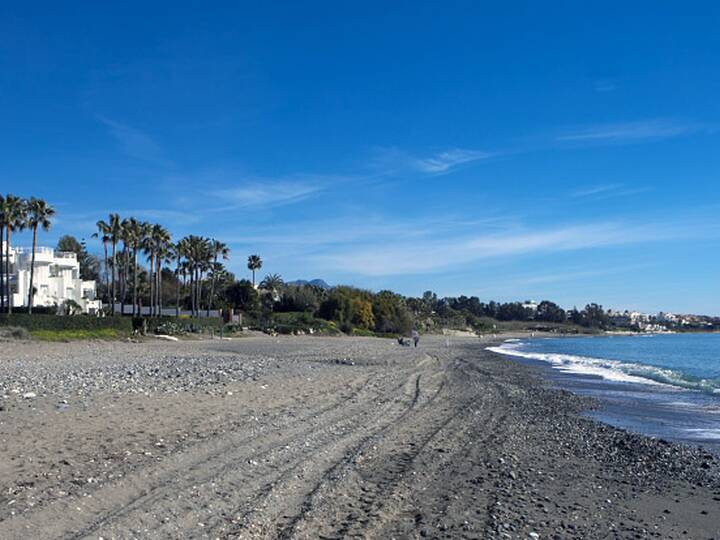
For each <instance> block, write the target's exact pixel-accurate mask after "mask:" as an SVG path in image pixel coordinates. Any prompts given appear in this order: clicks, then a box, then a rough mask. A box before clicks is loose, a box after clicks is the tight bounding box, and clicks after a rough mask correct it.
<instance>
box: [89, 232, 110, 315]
mask: <svg viewBox="0 0 720 540" xmlns="http://www.w3.org/2000/svg"><path fill="white" fill-rule="evenodd" d="M95 226H96V227H97V230H98V232H96V233H93V235H92V237H93V238H100V240H101V241H102V245H103V254H104V256H105V257H104V264H105V296H106V299H107V301H108V303H110V301H111V299H110V274H109V272H108V269H109V268H108V244H109V243H110V242H111V236H110V233H111V227H110V224H108V223H106V222H104V221H103V220H102V219H101V220H99V221H98V222H97V223H95ZM113 271H114V270H113ZM113 307H114V306H113Z"/></svg>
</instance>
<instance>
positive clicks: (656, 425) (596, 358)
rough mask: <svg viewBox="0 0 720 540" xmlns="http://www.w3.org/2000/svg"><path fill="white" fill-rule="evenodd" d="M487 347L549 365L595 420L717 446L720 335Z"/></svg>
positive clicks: (528, 342) (578, 339)
mask: <svg viewBox="0 0 720 540" xmlns="http://www.w3.org/2000/svg"><path fill="white" fill-rule="evenodd" d="M490 350H493V351H495V352H499V353H502V354H505V355H509V356H513V357H515V358H519V359H522V360H523V361H526V362H529V363H533V364H535V365H540V366H545V367H548V368H550V369H549V373H550V375H551V377H552V378H553V379H554V380H555V381H556V383H557V384H559V385H560V386H562V387H564V388H567V389H569V390H572V391H574V392H577V393H580V394H583V395H591V396H593V397H596V398H598V399H599V400H600V402H601V404H602V406H601V408H600V409H599V410H597V411H593V412H591V413H590V414H591V416H594V417H596V418H598V419H600V420H603V421H605V422H608V423H610V424H613V425H615V426H618V427H621V428H624V429H629V430H632V431H636V432H640V433H644V434H646V435H651V436H657V437H662V438H666V439H672V440H678V441H682V442H686V443H698V444H702V445H704V446H707V447H710V448H711V449H713V450H715V451H718V450H720V334H655V335H634V336H603V337H569V338H532V339H524V340H508V341H506V342H505V343H503V344H502V345H500V346H498V347H490Z"/></svg>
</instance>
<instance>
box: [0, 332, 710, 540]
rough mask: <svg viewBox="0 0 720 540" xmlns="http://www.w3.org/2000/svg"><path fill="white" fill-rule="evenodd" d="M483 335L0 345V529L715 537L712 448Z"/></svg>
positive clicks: (98, 533)
mask: <svg viewBox="0 0 720 540" xmlns="http://www.w3.org/2000/svg"><path fill="white" fill-rule="evenodd" d="M486 345H487V344H484V343H480V342H479V341H478V340H476V339H468V338H452V339H450V340H448V339H447V338H442V339H441V338H436V339H433V338H424V339H423V340H422V341H421V343H420V347H419V348H417V349H415V348H406V347H399V346H398V345H397V344H396V342H394V341H392V340H380V339H370V338H363V339H361V338H357V339H354V338H342V339H340V338H314V337H307V338H248V339H240V340H234V341H220V340H216V341H205V342H178V343H170V342H167V343H166V342H162V343H159V342H158V343H72V344H49V343H25V344H19V345H13V346H12V347H3V349H2V350H1V351H0V395H2V396H4V397H3V399H2V410H0V537H2V538H96V539H97V538H99V537H103V538H128V537H138V538H240V537H242V538H319V537H320V538H348V537H355V538H393V537H395V538H415V537H428V538H531V537H532V538H536V537H540V538H651V537H656V538H712V537H720V521H719V520H718V518H717V516H718V515H720V475H719V469H718V464H717V462H716V460H715V459H714V458H713V457H712V456H711V455H710V454H708V453H706V452H703V451H701V450H697V449H691V448H689V447H684V446H680V445H674V444H669V443H666V442H664V441H658V440H653V439H648V438H645V437H641V436H638V435H632V434H627V433H625V432H622V431H620V430H616V429H614V428H611V427H608V426H604V425H602V424H598V423H596V422H593V421H591V420H588V419H586V418H584V417H582V416H581V414H580V413H581V412H582V411H583V410H585V409H586V408H588V407H590V406H592V405H593V404H592V403H591V402H589V401H587V400H585V399H582V398H579V397H575V396H573V395H571V394H569V393H567V392H562V391H558V390H554V389H551V388H549V387H548V386H547V385H546V384H545V383H543V382H542V380H541V379H540V378H539V376H538V374H537V373H536V372H535V371H533V369H532V368H528V367H525V366H521V365H519V364H516V363H514V362H513V361H511V360H509V359H506V358H503V357H500V356H499V355H496V354H494V353H492V352H489V351H486V350H484V347H485V346H486ZM535 535H538V536H535Z"/></svg>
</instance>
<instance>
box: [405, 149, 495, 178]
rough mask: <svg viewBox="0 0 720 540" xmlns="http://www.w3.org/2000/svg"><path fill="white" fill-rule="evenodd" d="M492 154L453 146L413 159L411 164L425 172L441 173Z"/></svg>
mask: <svg viewBox="0 0 720 540" xmlns="http://www.w3.org/2000/svg"><path fill="white" fill-rule="evenodd" d="M491 156H492V154H491V153H489V152H483V151H481V150H465V149H462V148H453V149H451V150H446V151H444V152H440V153H439V154H435V155H434V156H430V157H426V158H421V159H414V160H413V161H412V165H413V166H414V167H415V168H416V169H417V170H419V171H420V172H424V173H427V174H441V173H446V172H448V171H450V170H451V169H453V168H455V167H457V166H458V165H462V164H465V163H472V162H473V161H479V160H481V159H487V158H489V157H491Z"/></svg>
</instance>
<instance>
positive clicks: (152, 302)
mask: <svg viewBox="0 0 720 540" xmlns="http://www.w3.org/2000/svg"><path fill="white" fill-rule="evenodd" d="M148 278H149V281H150V315H155V254H154V253H152V254H151V255H150V275H149V276H148Z"/></svg>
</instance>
